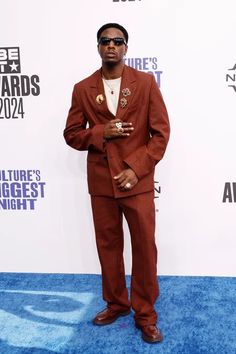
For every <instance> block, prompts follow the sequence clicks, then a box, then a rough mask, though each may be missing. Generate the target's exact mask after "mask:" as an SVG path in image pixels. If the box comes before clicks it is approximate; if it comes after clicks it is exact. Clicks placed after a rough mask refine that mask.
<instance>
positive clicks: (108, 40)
mask: <svg viewBox="0 0 236 354" xmlns="http://www.w3.org/2000/svg"><path fill="white" fill-rule="evenodd" d="M111 41H112V42H113V43H114V44H115V46H120V45H123V44H124V45H126V41H125V40H124V38H121V37H115V38H108V37H101V38H100V39H99V41H98V44H101V45H109V44H110V43H111Z"/></svg>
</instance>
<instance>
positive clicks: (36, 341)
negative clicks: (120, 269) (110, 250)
mask: <svg viewBox="0 0 236 354" xmlns="http://www.w3.org/2000/svg"><path fill="white" fill-rule="evenodd" d="M129 281H130V277H127V282H128V284H129ZM159 281H160V288H161V296H160V298H159V299H158V301H157V304H156V308H157V311H158V313H159V326H160V328H161V329H162V332H163V334H164V337H165V338H164V341H163V342H162V343H159V344H148V343H145V342H143V341H142V339H141V337H140V331H139V330H138V329H136V328H135V327H134V322H133V316H132V315H129V316H127V317H123V318H120V319H118V320H117V321H116V322H115V323H113V324H112V325H110V326H104V327H97V326H93V325H92V323H91V319H92V318H93V317H94V315H95V314H96V312H98V311H99V310H101V309H103V308H104V306H105V304H104V302H103V301H102V300H101V277H100V276H99V275H72V274H22V273H0V353H1V354H16V353H17V354H19V353H21V354H57V353H58V354H77V353H88V354H90V353H91V354H95V353H96V354H100V353H101V354H112V353H116V354H121V353H122V354H132V353H142V354H146V353H160V354H168V353H171V354H175V353H181V354H184V353H186V354H195V353H206V354H209V353H214V354H223V353H225V354H231V353H234V354H235V353H236V314H235V309H236V278H224V277H170V276H162V277H160V278H159Z"/></svg>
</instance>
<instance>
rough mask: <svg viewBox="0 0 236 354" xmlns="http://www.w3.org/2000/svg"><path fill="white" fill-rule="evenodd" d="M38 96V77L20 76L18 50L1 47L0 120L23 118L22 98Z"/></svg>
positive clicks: (17, 48) (16, 48)
mask: <svg viewBox="0 0 236 354" xmlns="http://www.w3.org/2000/svg"><path fill="white" fill-rule="evenodd" d="M39 94H40V87H39V76H38V75H36V74H34V75H30V76H29V75H22V74H21V61H20V48H19V47H1V48H0V119H22V118H24V117H25V111H24V98H25V97H26V96H30V95H32V96H38V95H39Z"/></svg>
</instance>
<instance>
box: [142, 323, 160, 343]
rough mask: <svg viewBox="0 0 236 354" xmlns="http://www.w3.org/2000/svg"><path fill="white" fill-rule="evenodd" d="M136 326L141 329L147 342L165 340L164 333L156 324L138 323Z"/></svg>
mask: <svg viewBox="0 0 236 354" xmlns="http://www.w3.org/2000/svg"><path fill="white" fill-rule="evenodd" d="M136 327H137V328H138V329H141V331H142V338H143V340H144V341H145V342H148V343H157V342H161V341H162V340H163V335H162V333H161V331H160V330H159V328H157V327H156V326H155V325H148V326H140V325H138V324H136Z"/></svg>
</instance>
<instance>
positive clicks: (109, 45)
mask: <svg viewBox="0 0 236 354" xmlns="http://www.w3.org/2000/svg"><path fill="white" fill-rule="evenodd" d="M108 47H109V48H110V47H112V48H114V47H115V43H114V41H113V39H111V40H110V43H109V44H108Z"/></svg>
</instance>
